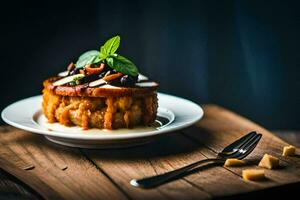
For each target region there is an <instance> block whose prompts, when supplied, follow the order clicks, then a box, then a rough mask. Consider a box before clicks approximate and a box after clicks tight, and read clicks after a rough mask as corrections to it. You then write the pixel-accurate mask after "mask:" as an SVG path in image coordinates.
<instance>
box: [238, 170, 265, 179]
mask: <svg viewBox="0 0 300 200" xmlns="http://www.w3.org/2000/svg"><path fill="white" fill-rule="evenodd" d="M242 173H243V179H244V180H247V181H258V180H263V179H264V178H265V170H263V169H245V170H243V172H242Z"/></svg>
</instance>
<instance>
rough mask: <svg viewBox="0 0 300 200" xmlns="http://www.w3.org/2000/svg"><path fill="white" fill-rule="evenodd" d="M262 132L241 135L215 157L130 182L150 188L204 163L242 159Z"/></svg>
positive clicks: (251, 149)
mask: <svg viewBox="0 0 300 200" xmlns="http://www.w3.org/2000/svg"><path fill="white" fill-rule="evenodd" d="M261 137H262V134H260V133H256V132H255V131H252V132H250V133H248V134H247V135H245V136H243V137H241V138H240V139H238V140H236V141H234V142H233V143H231V144H230V145H228V146H227V147H225V148H224V149H223V150H222V151H221V152H219V153H218V155H217V157H216V158H208V159H205V160H200V161H197V162H194V163H192V164H189V165H187V166H184V167H182V168H179V169H175V170H173V171H169V172H166V173H163V174H159V175H155V176H151V177H146V178H143V179H139V180H137V179H132V180H131V181H130V184H131V185H132V186H134V187H141V188H152V187H155V186H159V185H161V184H164V183H167V182H169V181H171V180H174V179H176V178H179V177H181V176H182V175H184V174H185V173H187V172H189V171H191V170H193V169H195V168H197V167H199V166H200V165H202V164H204V163H218V164H220V163H223V164H224V162H225V161H226V159H228V158H237V159H243V158H245V157H246V156H248V155H249V154H250V153H251V152H252V151H253V150H254V149H255V147H256V145H257V144H258V142H259V140H260V139H261Z"/></svg>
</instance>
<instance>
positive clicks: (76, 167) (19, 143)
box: [0, 128, 126, 199]
mask: <svg viewBox="0 0 300 200" xmlns="http://www.w3.org/2000/svg"><path fill="white" fill-rule="evenodd" d="M9 129H10V131H8V132H5V133H3V132H2V133H1V134H0V140H1V141H2V143H3V144H4V146H2V148H6V147H7V146H9V147H10V149H11V151H13V152H14V154H12V155H9V154H1V157H2V159H6V160H10V158H11V157H12V156H14V155H15V154H18V153H20V152H23V153H22V154H21V155H26V156H24V157H23V159H24V160H25V161H26V162H28V163H31V164H33V165H34V166H35V168H34V169H32V170H30V171H24V172H26V174H28V176H29V175H32V176H36V177H38V178H39V179H40V180H42V181H43V182H44V184H41V187H42V186H45V188H46V187H49V188H52V190H54V191H55V192H56V193H58V194H59V195H60V196H61V198H64V199H85V198H87V199H109V198H116V199H126V196H125V195H124V194H123V193H122V192H121V191H119V190H118V189H117V187H116V186H115V185H113V183H111V182H110V180H109V179H108V178H107V177H106V176H105V175H104V174H102V173H101V172H100V171H99V170H98V169H97V168H96V167H95V166H94V165H93V164H92V163H91V162H90V161H88V160H87V159H86V158H85V157H84V156H81V153H80V151H79V150H77V149H71V148H66V147H61V146H57V145H54V144H52V143H49V142H48V141H46V140H45V139H44V138H43V137H40V136H37V135H33V134H28V133H26V132H24V131H21V130H17V129H14V128H9ZM66 166H67V168H66ZM64 168H66V169H65V170H62V169H64ZM4 170H6V169H4ZM6 171H7V170H6ZM8 172H9V171H8ZM29 173H30V174H29ZM13 175H15V174H13ZM17 177H18V179H21V181H25V182H26V180H24V179H22V177H21V176H17ZM30 181H31V180H30V179H27V182H26V183H27V184H29V185H30V186H32V183H31V182H30ZM33 189H35V188H33ZM38 192H40V191H38ZM40 194H41V195H42V196H43V197H44V198H46V199H53V198H52V195H53V194H52V193H50V194H48V193H43V192H42V193H40ZM55 199H56V198H55Z"/></svg>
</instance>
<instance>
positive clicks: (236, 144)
mask: <svg viewBox="0 0 300 200" xmlns="http://www.w3.org/2000/svg"><path fill="white" fill-rule="evenodd" d="M255 135H257V132H256V131H252V132H250V133H248V134H246V135H244V136H243V137H241V138H239V139H238V140H236V141H234V142H233V143H231V144H230V145H228V146H227V147H225V148H224V149H223V150H222V152H221V153H225V152H231V151H232V149H239V148H240V147H241V145H243V144H244V143H245V142H246V141H248V140H249V139H251V138H252V137H253V136H255Z"/></svg>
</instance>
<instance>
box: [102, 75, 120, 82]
mask: <svg viewBox="0 0 300 200" xmlns="http://www.w3.org/2000/svg"><path fill="white" fill-rule="evenodd" d="M121 76H123V74H122V73H116V74H112V75H108V76H105V77H104V78H103V80H105V81H107V82H108V81H112V80H114V79H117V78H120V77H121Z"/></svg>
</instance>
